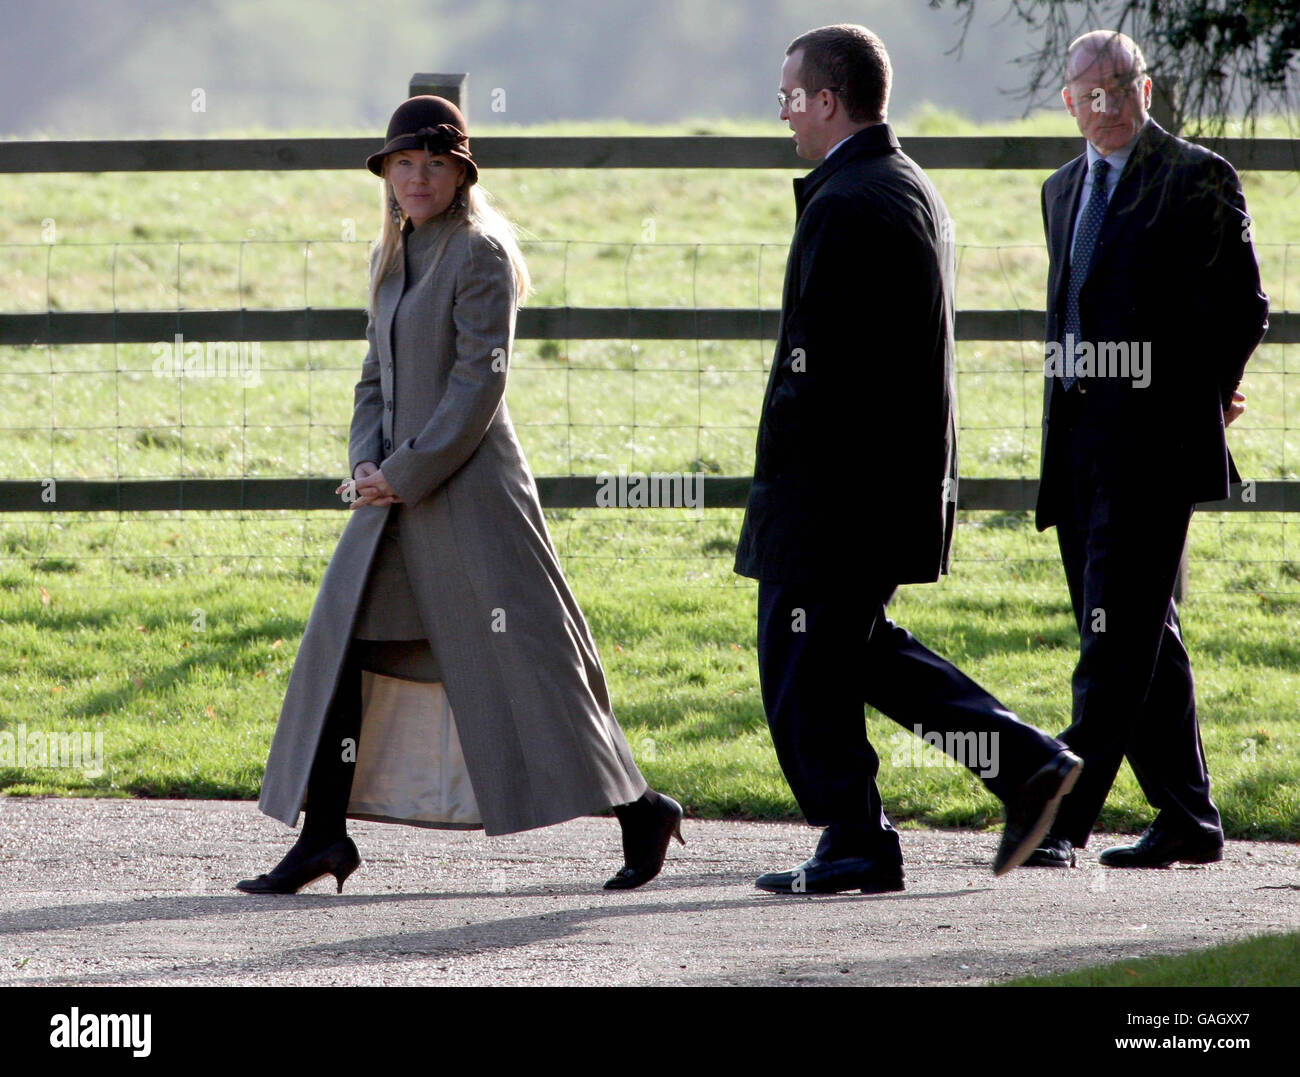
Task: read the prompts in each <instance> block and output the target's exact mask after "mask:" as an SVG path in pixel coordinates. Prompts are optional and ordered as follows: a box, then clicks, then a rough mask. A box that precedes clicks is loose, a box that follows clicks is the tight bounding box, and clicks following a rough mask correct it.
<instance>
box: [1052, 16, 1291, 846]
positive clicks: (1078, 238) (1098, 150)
mask: <svg viewBox="0 0 1300 1077" xmlns="http://www.w3.org/2000/svg"><path fill="white" fill-rule="evenodd" d="M1066 78H1067V84H1066V86H1065V88H1064V90H1063V91H1062V96H1063V98H1064V101H1065V107H1066V108H1067V109H1068V110H1069V111H1070V113H1071V115H1073V116H1074V117H1075V119H1076V120H1077V122H1078V125H1079V130H1080V131H1081V132H1082V134H1083V135H1084V137H1085V138H1086V139H1087V140H1088V141H1087V147H1086V151H1085V153H1084V154H1083V155H1081V156H1079V157H1077V158H1075V159H1074V160H1073V161H1071V162H1070V163H1069V164H1067V165H1066V166H1065V167H1063V168H1061V169H1059V170H1058V171H1057V172H1055V173H1054V174H1053V175H1052V176H1051V177H1050V178H1049V179H1048V180H1047V182H1046V183H1045V184H1044V185H1043V195H1042V202H1043V226H1044V228H1045V230H1046V233H1047V243H1048V248H1049V255H1050V270H1049V275H1048V284H1047V332H1046V338H1047V342H1048V343H1047V369H1046V375H1047V377H1046V390H1045V395H1044V403H1043V454H1042V481H1041V484H1040V486H1039V495H1038V512H1037V522H1038V528H1039V530H1043V529H1045V528H1047V527H1051V526H1053V525H1055V527H1056V530H1057V538H1058V541H1059V544H1060V548H1061V558H1062V560H1063V562H1064V565H1065V574H1066V579H1067V581H1068V583H1069V588H1070V599H1071V602H1072V604H1073V607H1074V616H1075V621H1076V623H1077V624H1078V627H1079V632H1080V637H1081V647H1080V657H1079V663H1078V666H1077V667H1076V669H1075V672H1074V682H1073V711H1074V712H1073V723H1072V724H1071V726H1070V728H1069V729H1067V730H1066V731H1065V732H1064V733H1062V734H1061V740H1063V741H1065V743H1066V744H1068V745H1070V747H1071V748H1072V749H1073V750H1074V751H1075V752H1077V753H1078V754H1079V755H1080V756H1082V757H1083V759H1084V762H1085V764H1086V765H1085V768H1084V772H1083V775H1082V777H1081V778H1080V781H1079V783H1078V785H1077V786H1076V787H1075V789H1074V791H1073V792H1072V793H1071V794H1070V795H1069V796H1068V797H1066V798H1065V800H1064V802H1063V803H1062V805H1061V809H1060V813H1059V814H1058V816H1057V819H1056V821H1055V823H1054V824H1053V826H1052V828H1051V831H1050V833H1049V836H1048V838H1047V839H1046V840H1045V841H1044V842H1043V844H1042V846H1041V847H1040V848H1039V849H1038V850H1036V851H1035V853H1034V854H1033V856H1032V857H1031V858H1030V860H1029V863H1030V864H1032V865H1040V866H1055V865H1059V866H1073V864H1074V863H1075V853H1074V850H1075V848H1078V847H1082V846H1083V845H1085V844H1086V843H1087V841H1088V835H1089V832H1090V831H1091V829H1092V827H1093V825H1094V824H1095V822H1096V820H1097V816H1098V815H1099V813H1100V811H1101V808H1102V805H1103V803H1104V802H1105V799H1106V794H1107V792H1108V791H1109V790H1110V786H1111V784H1112V782H1113V781H1114V778H1115V774H1116V772H1117V770H1118V768H1119V764H1120V761H1121V759H1123V758H1124V757H1125V756H1127V758H1128V760H1129V763H1130V764H1131V765H1132V767H1133V772H1134V774H1135V775H1136V776H1137V779H1138V782H1139V784H1140V785H1141V787H1142V791H1143V793H1144V794H1145V795H1146V798H1147V800H1148V801H1150V803H1151V804H1152V806H1154V807H1155V808H1156V809H1157V810H1158V815H1157V816H1156V819H1155V821H1154V822H1153V823H1152V825H1151V827H1150V828H1149V829H1148V830H1147V832H1146V833H1145V834H1144V835H1143V836H1142V838H1141V839H1140V840H1139V841H1138V842H1137V844H1136V845H1131V846H1118V847H1116V848H1112V849H1107V850H1105V851H1104V852H1103V853H1102V854H1101V857H1100V860H1101V863H1102V864H1105V865H1107V866H1109V867H1164V866H1167V865H1168V864H1170V863H1173V862H1175V861H1187V862H1195V863H1204V862H1208V861H1215V860H1219V859H1221V858H1222V855H1223V828H1222V824H1221V822H1220V819H1219V812H1218V809H1217V808H1216V807H1215V805H1214V801H1213V800H1212V799H1211V798H1210V778H1209V773H1208V771H1207V769H1206V765H1205V754H1204V751H1203V749H1202V747H1201V738H1200V729H1199V727H1198V725H1197V720H1196V702H1195V693H1194V691H1193V686H1192V671H1191V665H1190V663H1189V661H1188V657H1187V650H1186V648H1185V647H1184V646H1183V641H1182V637H1181V631H1180V625H1179V621H1178V611H1177V609H1176V608H1175V605H1174V601H1173V597H1172V595H1173V590H1174V582H1175V578H1176V576H1177V573H1178V565H1179V560H1180V558H1181V556H1182V552H1183V546H1184V544H1185V542H1186V538H1187V528H1188V524H1189V522H1190V519H1191V514H1192V506H1193V505H1194V503H1196V502H1198V501H1209V500H1219V499H1222V498H1226V497H1227V496H1228V492H1229V490H1228V488H1229V482H1230V481H1239V476H1238V475H1237V472H1236V468H1235V466H1234V465H1233V461H1232V457H1231V455H1230V454H1229V453H1228V449H1227V444H1226V442H1225V439H1224V427H1225V425H1226V424H1227V423H1230V422H1232V420H1233V419H1235V418H1236V417H1237V415H1239V414H1240V413H1241V411H1242V410H1243V408H1244V405H1243V404H1242V401H1243V400H1244V399H1245V397H1244V396H1243V395H1242V394H1241V393H1239V392H1237V386H1238V384H1239V383H1240V382H1241V377H1242V373H1243V371H1244V369H1245V366H1246V360H1247V359H1248V358H1249V357H1250V354H1251V352H1252V351H1253V350H1254V349H1255V346H1256V345H1257V344H1258V343H1259V341H1260V339H1261V338H1262V337H1263V335H1264V331H1265V329H1266V328H1267V327H1268V321H1267V316H1268V297H1267V296H1265V295H1264V294H1263V292H1262V291H1261V290H1260V280H1259V266H1258V263H1257V261H1256V258H1255V252H1254V248H1253V246H1252V243H1251V229H1250V218H1249V217H1248V216H1247V213H1246V203H1245V199H1244V198H1243V196H1242V191H1241V184H1240V182H1239V181H1238V179H1237V175H1236V173H1235V172H1234V171H1233V170H1232V167H1231V166H1230V165H1229V164H1228V163H1227V162H1226V161H1224V160H1223V158H1221V157H1218V156H1216V155H1215V154H1213V153H1211V152H1210V151H1208V150H1205V149H1202V148H1200V147H1197V146H1194V145H1192V144H1190V143H1188V142H1185V141H1183V140H1182V139H1179V138H1175V137H1174V136H1173V135H1170V134H1168V133H1167V132H1166V131H1164V130H1162V129H1161V128H1160V127H1159V126H1158V125H1157V124H1156V123H1155V122H1153V121H1152V120H1151V119H1150V118H1149V117H1148V115H1147V109H1148V108H1149V106H1150V101H1151V79H1150V78H1149V77H1148V76H1147V74H1146V70H1145V62H1144V60H1143V57H1142V52H1141V50H1140V49H1139V48H1138V46H1137V44H1136V43H1135V42H1134V41H1133V40H1132V39H1131V38H1129V37H1127V36H1125V35H1124V34H1119V33H1116V32H1114V31H1111V30H1098V31H1094V32H1092V33H1089V34H1085V35H1083V36H1082V37H1080V38H1078V39H1077V40H1075V41H1074V42H1073V43H1072V44H1071V46H1070V49H1069V53H1068V59H1067V63H1066Z"/></svg>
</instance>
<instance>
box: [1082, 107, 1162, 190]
mask: <svg viewBox="0 0 1300 1077" xmlns="http://www.w3.org/2000/svg"><path fill="white" fill-rule="evenodd" d="M1150 123H1151V117H1150V116H1148V117H1147V118H1146V123H1144V124H1143V125H1142V126H1141V127H1139V128H1138V132H1137V134H1136V135H1134V136H1133V137H1132V138H1131V139H1130V140H1129V142H1128V145H1126V146H1121V147H1120V148H1119V149H1117V150H1113V151H1112V152H1111V153H1108V154H1107V155H1106V157H1105V158H1104V160H1105V162H1106V163H1107V164H1108V165H1110V166H1111V168H1113V169H1114V171H1113V172H1112V173H1111V175H1113V176H1115V177H1116V178H1118V177H1119V174H1120V173H1121V172H1123V171H1124V166H1125V165H1126V164H1128V159H1129V157H1130V156H1131V155H1132V153H1133V147H1134V146H1136V145H1137V140H1138V139H1139V138H1141V137H1142V132H1143V131H1145V130H1146V129H1147V127H1148V126H1149V125H1150ZM1087 146H1088V173H1089V175H1091V174H1092V166H1093V165H1095V164H1096V163H1097V162H1098V161H1100V160H1103V158H1102V155H1101V154H1100V153H1098V152H1097V147H1095V146H1094V145H1093V144H1092V143H1091V142H1089V143H1087Z"/></svg>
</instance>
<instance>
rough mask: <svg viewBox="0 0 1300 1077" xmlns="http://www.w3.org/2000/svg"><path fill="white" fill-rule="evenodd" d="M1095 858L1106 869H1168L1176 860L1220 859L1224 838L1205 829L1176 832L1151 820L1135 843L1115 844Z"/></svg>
mask: <svg viewBox="0 0 1300 1077" xmlns="http://www.w3.org/2000/svg"><path fill="white" fill-rule="evenodd" d="M1097 859H1098V860H1099V861H1100V862H1101V863H1102V864H1104V865H1105V866H1106V867H1108V868H1167V867H1168V866H1169V865H1170V864H1172V863H1173V862H1174V861H1176V860H1181V861H1182V862H1183V863H1185V864H1213V863H1216V862H1217V861H1219V860H1222V859H1223V839H1222V838H1221V837H1220V838H1217V839H1216V838H1214V837H1212V836H1210V835H1207V834H1205V832H1204V831H1201V832H1199V833H1196V834H1186V833H1182V834H1176V833H1174V832H1173V831H1170V830H1166V829H1164V828H1163V827H1161V826H1157V825H1156V824H1154V823H1153V824H1152V825H1151V826H1150V827H1148V828H1147V831H1146V833H1145V834H1143V835H1142V836H1141V837H1140V838H1138V840H1137V842H1136V844H1134V845H1116V846H1115V847H1114V848H1111V849H1107V850H1105V851H1104V852H1103V853H1102V854H1101V856H1099V857H1098V858H1097Z"/></svg>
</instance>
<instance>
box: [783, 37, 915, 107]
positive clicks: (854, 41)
mask: <svg viewBox="0 0 1300 1077" xmlns="http://www.w3.org/2000/svg"><path fill="white" fill-rule="evenodd" d="M800 49H803V63H802V65H801V68H800V71H799V76H800V80H801V81H802V82H804V83H806V85H805V86H804V89H805V90H807V91H808V93H810V94H812V93H816V92H817V91H819V90H825V89H828V88H829V87H832V86H834V87H838V91H837V92H838V93H839V96H840V100H842V101H843V102H844V110H845V112H847V113H848V116H849V119H850V120H852V121H853V122H854V123H867V122H873V121H877V120H883V119H884V118H885V114H886V111H887V110H888V107H889V87H890V84H891V83H892V82H893V79H894V72H893V68H892V67H891V66H890V63H889V53H887V52H886V51H885V43H884V42H883V41H881V40H880V38H879V37H877V36H876V35H875V34H873V33H872V32H871V31H870V30H868V29H867V28H866V27H865V26H856V25H854V24H852V23H837V24H835V25H834V26H821V27H818V28H817V29H816V30H809V31H808V32H807V33H805V34H800V35H799V36H798V37H796V38H795V39H794V40H793V41H791V42H790V44H789V46H787V48H786V50H785V54H786V55H787V56H789V55H790V54H791V53H794V52H797V51H799V50H800Z"/></svg>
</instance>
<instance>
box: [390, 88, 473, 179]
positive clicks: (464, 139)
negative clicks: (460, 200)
mask: <svg viewBox="0 0 1300 1077" xmlns="http://www.w3.org/2000/svg"><path fill="white" fill-rule="evenodd" d="M468 130H469V126H468V124H466V123H465V117H464V115H463V114H462V113H461V111H460V109H458V108H457V107H456V106H455V105H453V104H452V103H451V102H450V101H448V100H447V99H446V98H445V97H434V96H433V95H432V94H421V95H420V96H419V97H408V98H407V99H406V100H405V101H403V102H402V103H401V104H400V105H398V106H397V111H396V112H394V113H393V118H392V119H391V120H389V121H388V135H387V139H386V141H385V143H384V148H383V149H382V150H380V151H379V152H378V153H372V154H371V155H370V156H369V157H367V158H366V167H367V168H368V169H370V171H371V172H373V173H374V174H375V175H376V176H382V175H383V174H384V158H385V157H387V156H388V155H389V154H390V153H397V152H398V151H399V150H428V151H429V152H430V153H434V154H438V153H449V154H451V155H452V156H453V157H459V158H460V159H461V160H462V161H464V162H465V186H466V187H468V186H469V185H470V184H471V183H475V182H477V181H478V165H476V164H475V163H474V158H473V157H471V156H470V152H469V135H468V134H467V133H466V132H467V131H468Z"/></svg>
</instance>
